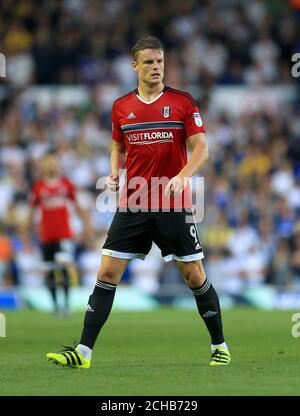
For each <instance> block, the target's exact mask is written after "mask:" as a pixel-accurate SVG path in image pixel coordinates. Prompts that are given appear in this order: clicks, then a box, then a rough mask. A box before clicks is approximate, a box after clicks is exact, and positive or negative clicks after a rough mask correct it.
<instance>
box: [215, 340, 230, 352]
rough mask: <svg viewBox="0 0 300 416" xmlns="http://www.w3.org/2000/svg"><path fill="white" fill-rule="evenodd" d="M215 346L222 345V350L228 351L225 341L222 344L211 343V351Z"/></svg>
mask: <svg viewBox="0 0 300 416" xmlns="http://www.w3.org/2000/svg"><path fill="white" fill-rule="evenodd" d="M216 347H222V348H224V350H226V351H228V347H227V345H226V342H222V344H212V345H211V351H212V352H214V350H215V349H216Z"/></svg>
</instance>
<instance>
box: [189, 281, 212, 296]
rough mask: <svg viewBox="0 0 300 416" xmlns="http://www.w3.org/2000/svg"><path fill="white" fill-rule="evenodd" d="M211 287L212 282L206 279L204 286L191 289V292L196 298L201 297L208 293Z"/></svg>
mask: <svg viewBox="0 0 300 416" xmlns="http://www.w3.org/2000/svg"><path fill="white" fill-rule="evenodd" d="M210 286H211V283H210V281H209V280H208V279H206V280H205V282H204V283H203V285H202V286H200V287H198V288H195V289H191V290H192V292H193V294H194V295H195V296H200V295H204V293H206V292H207V291H208V289H209V288H210Z"/></svg>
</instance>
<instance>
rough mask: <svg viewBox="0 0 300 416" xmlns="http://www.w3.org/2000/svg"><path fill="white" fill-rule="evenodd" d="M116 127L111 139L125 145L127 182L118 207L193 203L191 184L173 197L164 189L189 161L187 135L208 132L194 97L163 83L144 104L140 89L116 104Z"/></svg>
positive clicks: (179, 205) (113, 122) (113, 111)
mask: <svg viewBox="0 0 300 416" xmlns="http://www.w3.org/2000/svg"><path fill="white" fill-rule="evenodd" d="M112 126H113V133H112V138H113V140H115V141H116V142H118V143H123V144H124V145H125V147H126V173H127V181H126V183H125V186H124V188H123V189H122V192H121V196H120V202H119V206H120V207H141V208H154V209H159V208H165V207H170V208H174V207H181V208H182V207H184V208H189V207H191V206H192V198H191V191H190V187H189V186H187V187H186V188H185V190H184V192H183V194H182V195H181V196H180V197H177V198H174V199H171V200H170V199H169V198H167V197H165V196H164V190H165V187H166V184H167V182H168V180H169V179H171V178H172V177H174V176H176V175H177V174H178V173H179V172H180V171H181V170H182V168H183V167H184V166H185V165H186V163H187V149H186V139H187V138H188V137H190V136H192V135H194V134H196V133H203V132H205V129H204V126H203V123H202V120H201V116H200V112H199V109H198V107H197V105H196V104H195V102H194V100H193V98H192V96H191V95H190V94H188V93H186V92H182V91H178V90H175V89H173V88H170V87H164V89H163V91H162V93H161V94H160V95H159V96H158V97H157V98H156V99H154V100H152V101H151V102H146V101H144V100H142V98H141V97H139V95H138V90H137V89H136V90H134V91H132V92H130V93H129V94H127V95H125V96H123V97H120V98H118V99H117V100H116V101H115V102H114V104H113V108H112ZM137 177H138V178H137ZM133 178H136V179H133ZM163 178H164V179H163Z"/></svg>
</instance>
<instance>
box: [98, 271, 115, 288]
mask: <svg viewBox="0 0 300 416" xmlns="http://www.w3.org/2000/svg"><path fill="white" fill-rule="evenodd" d="M97 280H100V281H101V282H105V283H112V284H115V285H116V284H118V280H119V279H118V276H116V274H115V273H114V272H113V271H112V270H109V269H106V268H105V269H100V270H99V272H98V274H97Z"/></svg>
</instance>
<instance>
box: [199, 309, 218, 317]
mask: <svg viewBox="0 0 300 416" xmlns="http://www.w3.org/2000/svg"><path fill="white" fill-rule="evenodd" d="M217 313H218V312H213V311H207V312H205V314H204V315H202V316H203V318H211V317H212V316H214V315H216V314H217Z"/></svg>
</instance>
